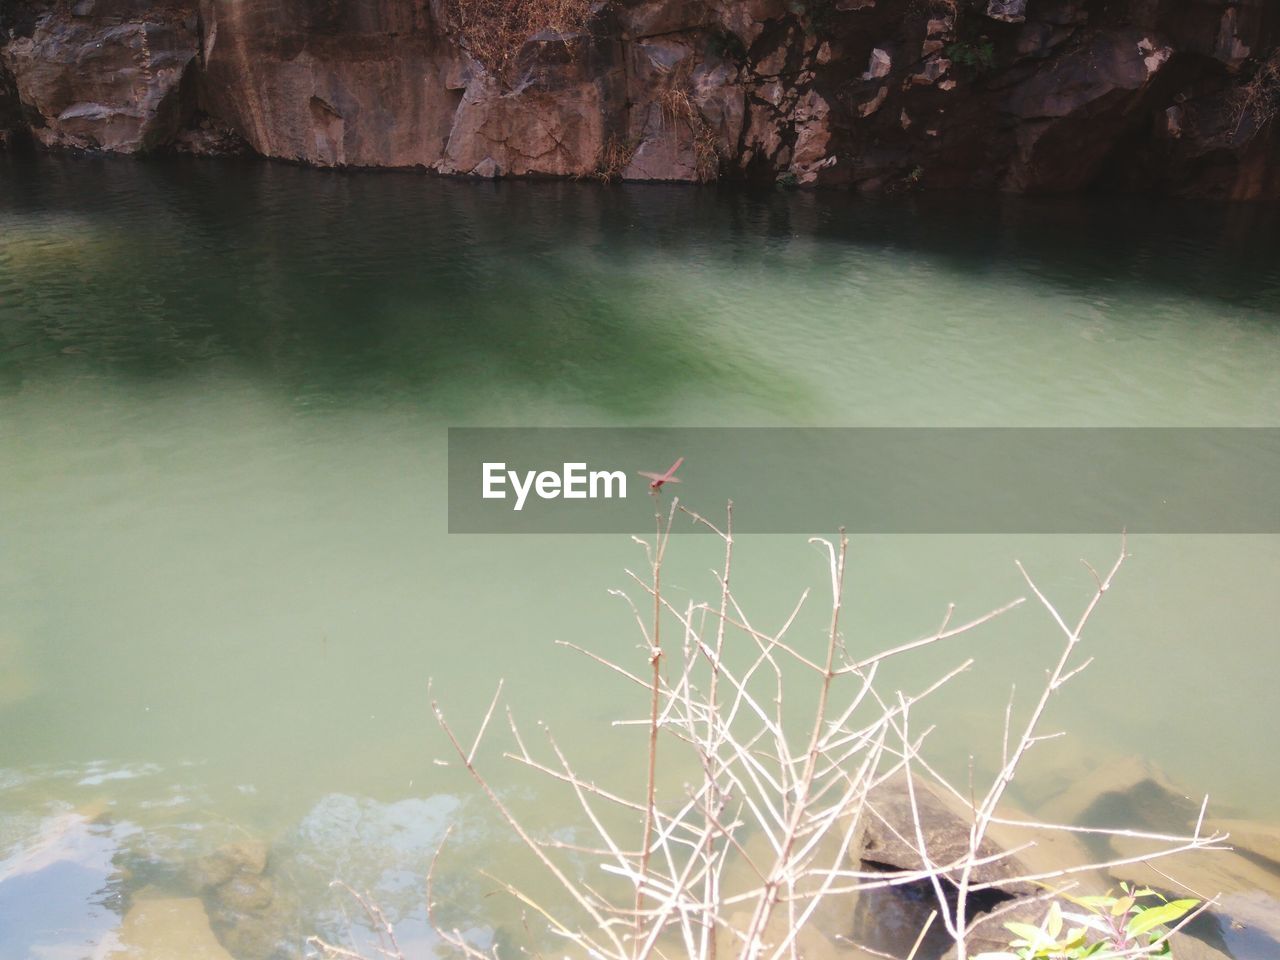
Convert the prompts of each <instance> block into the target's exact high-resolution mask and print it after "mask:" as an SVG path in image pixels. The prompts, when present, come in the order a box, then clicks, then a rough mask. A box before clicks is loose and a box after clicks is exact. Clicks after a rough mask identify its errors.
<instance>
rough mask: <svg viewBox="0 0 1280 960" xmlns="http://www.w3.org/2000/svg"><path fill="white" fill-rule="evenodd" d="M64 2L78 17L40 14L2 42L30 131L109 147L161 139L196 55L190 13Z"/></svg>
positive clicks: (63, 143) (66, 143) (65, 142)
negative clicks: (26, 27) (29, 119)
mask: <svg viewBox="0 0 1280 960" xmlns="http://www.w3.org/2000/svg"><path fill="white" fill-rule="evenodd" d="M98 8H102V9H101V10H99V9H98ZM74 9H75V10H77V11H84V12H85V13H86V14H87V15H86V16H75V15H71V16H59V15H56V14H53V13H49V14H45V15H43V16H40V17H39V18H37V19H36V20H35V22H34V23H33V24H32V26H31V28H30V33H29V34H27V35H24V36H18V37H16V38H15V39H13V40H11V41H10V42H9V43H8V44H7V45H6V46H5V47H4V51H3V60H4V65H5V68H6V70H7V71H8V72H9V74H10V75H11V76H12V78H13V83H14V86H15V87H16V89H17V93H18V96H19V97H20V99H21V101H22V105H23V107H24V108H25V112H26V114H27V116H29V117H32V118H33V120H32V123H31V133H32V134H33V135H34V137H35V138H36V139H37V140H38V141H39V142H40V143H42V144H44V145H45V146H47V147H79V148H87V149H98V150H107V151H111V152H116V153H137V152H140V151H143V150H147V149H152V148H155V147H158V146H161V145H162V144H164V143H166V142H168V141H169V140H170V139H171V138H172V137H173V136H174V134H175V133H176V132H177V130H178V126H179V121H180V119H181V113H182V105H181V104H180V98H179V92H178V87H179V83H180V81H181V80H182V77H183V74H184V73H185V71H186V69H187V65H188V64H190V63H191V61H192V60H193V59H194V57H195V54H196V36H195V18H194V17H193V16H191V15H190V12H189V11H185V10H183V9H182V8H181V7H170V6H167V5H166V4H155V5H152V4H145V3H140V2H117V3H114V4H112V3H107V2H101V3H95V2H94V0H84V2H82V3H80V4H78V5H77V6H76V7H75V8H74Z"/></svg>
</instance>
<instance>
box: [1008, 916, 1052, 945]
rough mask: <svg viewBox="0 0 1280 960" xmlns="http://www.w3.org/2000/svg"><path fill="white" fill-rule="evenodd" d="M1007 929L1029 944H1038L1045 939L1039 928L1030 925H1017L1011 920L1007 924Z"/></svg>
mask: <svg viewBox="0 0 1280 960" xmlns="http://www.w3.org/2000/svg"><path fill="white" fill-rule="evenodd" d="M1005 929H1006V930H1008V931H1009V932H1010V933H1012V934H1013V935H1014V936H1016V937H1018V938H1020V939H1022V940H1025V941H1026V942H1027V943H1028V944H1034V943H1038V942H1039V941H1040V940H1041V939H1042V938H1043V937H1044V932H1043V931H1042V930H1041V929H1040V928H1039V927H1036V926H1032V925H1031V924H1029V923H1017V922H1016V921H1013V920H1010V921H1009V922H1008V923H1006V924H1005Z"/></svg>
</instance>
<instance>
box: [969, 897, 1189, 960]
mask: <svg viewBox="0 0 1280 960" xmlns="http://www.w3.org/2000/svg"><path fill="white" fill-rule="evenodd" d="M1120 890H1121V893H1122V894H1123V895H1122V896H1119V897H1117V896H1113V895H1112V892H1111V891H1110V890H1108V891H1107V893H1106V894H1104V895H1103V896H1095V897H1073V896H1070V895H1068V894H1062V897H1063V898H1064V899H1065V900H1067V901H1069V902H1070V903H1073V904H1075V905H1076V906H1078V907H1080V908H1081V909H1082V910H1083V911H1084V912H1083V913H1076V912H1068V911H1065V910H1063V909H1062V906H1061V904H1060V903H1059V902H1058V901H1057V900H1055V901H1053V903H1052V904H1051V905H1050V906H1049V912H1048V913H1047V914H1046V915H1045V918H1044V920H1043V921H1042V922H1041V923H1040V925H1039V926H1034V925H1033V924H1030V923H1013V922H1010V923H1006V924H1005V927H1006V929H1008V930H1009V932H1010V933H1012V934H1013V935H1014V939H1013V940H1011V941H1010V942H1009V947H1010V950H1008V951H1004V952H999V953H983V954H980V955H979V956H978V957H976V958H975V960H1085V958H1092V960H1109V958H1119V957H1133V956H1143V957H1168V956H1171V954H1170V947H1169V929H1168V925H1169V924H1171V923H1177V921H1179V920H1181V919H1182V918H1183V917H1184V916H1186V915H1187V914H1188V913H1189V912H1190V911H1191V910H1193V909H1194V908H1195V907H1197V906H1199V904H1200V901H1199V900H1166V899H1165V898H1164V897H1162V896H1161V895H1160V894H1158V893H1156V891H1154V890H1151V889H1148V888H1146V887H1143V888H1141V889H1135V888H1133V887H1130V886H1129V884H1127V883H1121V884H1120ZM1068 924H1070V925H1068Z"/></svg>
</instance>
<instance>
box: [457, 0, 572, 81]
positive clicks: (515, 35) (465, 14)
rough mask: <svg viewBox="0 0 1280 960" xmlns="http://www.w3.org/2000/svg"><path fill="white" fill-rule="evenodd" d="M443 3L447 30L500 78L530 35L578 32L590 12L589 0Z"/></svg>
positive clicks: (506, 74)
mask: <svg viewBox="0 0 1280 960" xmlns="http://www.w3.org/2000/svg"><path fill="white" fill-rule="evenodd" d="M443 7H444V11H445V23H446V26H447V28H448V30H449V31H450V33H452V34H453V35H454V36H455V37H457V38H458V40H459V41H460V42H461V44H462V45H463V47H464V48H465V49H466V50H467V52H468V53H470V54H471V56H473V57H475V58H476V59H477V60H479V61H480V62H481V63H482V64H484V66H485V67H486V69H488V70H489V72H490V73H492V74H493V75H494V76H496V77H500V78H502V79H509V78H510V74H511V70H512V67H513V66H514V65H515V62H516V59H517V58H518V57H519V54H520V50H521V48H522V47H523V46H524V44H525V42H526V41H527V40H529V39H530V38H531V37H535V36H537V35H538V34H542V33H546V32H552V33H556V34H575V33H580V32H581V31H582V30H583V29H585V28H586V25H587V23H588V21H590V19H591V17H592V16H593V10H592V7H593V4H592V3H591V0H444V3H443Z"/></svg>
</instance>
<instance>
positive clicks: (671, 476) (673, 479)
mask: <svg viewBox="0 0 1280 960" xmlns="http://www.w3.org/2000/svg"><path fill="white" fill-rule="evenodd" d="M682 463H684V457H680V458H679V459H678V460H676V462H675V463H673V464H672V465H671V467H670V468H669V469H668V470H667V472H666V473H650V472H649V471H648V470H640V471H638V472H639V474H640V476H642V477H644V478H646V479H647V480H648V481H649V489H650V490H652V491H653V492H654V493H657V492H658V491H659V490H661V489H662V485H663V484H664V483H679V482H680V478H679V477H677V476H676V471H677V470H679V469H680V464H682Z"/></svg>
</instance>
